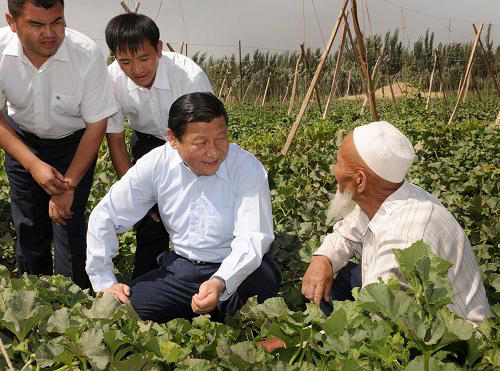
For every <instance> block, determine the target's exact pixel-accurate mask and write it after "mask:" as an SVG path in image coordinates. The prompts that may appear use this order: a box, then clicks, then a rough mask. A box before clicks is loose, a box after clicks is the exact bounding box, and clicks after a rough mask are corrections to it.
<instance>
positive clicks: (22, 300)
mask: <svg viewBox="0 0 500 371" xmlns="http://www.w3.org/2000/svg"><path fill="white" fill-rule="evenodd" d="M37 297H38V295H37V292H36V291H28V290H20V291H16V292H14V294H13V295H12V297H11V298H10V300H9V307H8V308H7V310H6V311H5V313H4V316H3V322H4V323H5V327H7V328H8V329H9V330H10V331H11V332H12V333H13V334H14V335H16V337H17V338H18V339H19V341H23V340H24V339H25V338H26V336H27V335H28V333H29V332H30V331H31V330H33V329H34V328H35V327H36V326H37V325H38V324H39V322H40V321H42V320H43V319H45V318H47V317H48V316H50V314H51V313H52V308H51V307H50V306H49V305H47V304H40V303H39V302H38V300H37Z"/></svg>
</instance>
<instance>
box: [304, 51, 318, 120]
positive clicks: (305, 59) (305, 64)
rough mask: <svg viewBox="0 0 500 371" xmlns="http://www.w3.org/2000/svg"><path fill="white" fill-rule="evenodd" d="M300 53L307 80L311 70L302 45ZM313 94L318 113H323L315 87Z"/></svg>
mask: <svg viewBox="0 0 500 371" xmlns="http://www.w3.org/2000/svg"><path fill="white" fill-rule="evenodd" d="M300 53H301V54H302V60H303V61H304V66H306V76H307V78H309V76H311V70H310V68H309V61H308V60H307V56H306V51H305V49H304V43H302V44H300ZM314 92H315V93H316V101H317V102H318V108H319V112H320V113H321V112H323V109H322V108H321V100H320V99H319V91H318V88H317V87H316V86H314Z"/></svg>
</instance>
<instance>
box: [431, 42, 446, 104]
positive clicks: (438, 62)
mask: <svg viewBox="0 0 500 371" xmlns="http://www.w3.org/2000/svg"><path fill="white" fill-rule="evenodd" d="M434 52H435V53H436V62H437V68H438V73H439V80H440V83H439V87H440V90H441V93H442V94H443V99H444V102H445V103H447V102H446V91H445V88H444V79H443V71H442V69H441V61H440V58H439V50H438V49H436V50H435V51H434Z"/></svg>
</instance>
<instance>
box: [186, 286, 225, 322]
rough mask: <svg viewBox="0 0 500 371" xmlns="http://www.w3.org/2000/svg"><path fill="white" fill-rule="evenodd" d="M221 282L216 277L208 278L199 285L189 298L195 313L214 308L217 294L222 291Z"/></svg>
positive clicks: (206, 311)
mask: <svg viewBox="0 0 500 371" xmlns="http://www.w3.org/2000/svg"><path fill="white" fill-rule="evenodd" d="M222 289H223V286H222V282H221V281H219V280H218V279H214V278H212V279H209V280H208V281H205V282H203V283H202V284H201V285H200V289H199V290H198V293H197V294H194V295H193V298H192V299H191V308H192V309H193V312H195V313H196V314H204V313H209V312H211V311H213V310H214V309H215V307H216V306H217V302H218V301H219V296H220V294H221V293H222Z"/></svg>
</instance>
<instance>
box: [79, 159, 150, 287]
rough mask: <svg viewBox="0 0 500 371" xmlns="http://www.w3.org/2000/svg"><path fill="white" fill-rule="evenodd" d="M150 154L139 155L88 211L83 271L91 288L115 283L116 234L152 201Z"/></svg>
mask: <svg viewBox="0 0 500 371" xmlns="http://www.w3.org/2000/svg"><path fill="white" fill-rule="evenodd" d="M147 158H151V156H147V157H146V158H144V157H143V158H141V159H140V160H139V161H138V162H137V164H136V165H135V166H133V167H132V168H131V169H130V170H129V171H127V173H126V174H125V175H124V176H123V177H122V178H121V179H120V180H119V181H118V182H117V183H115V184H114V185H113V186H112V187H111V189H110V190H109V192H108V193H107V194H106V196H104V198H103V199H102V200H101V202H99V204H98V205H97V206H96V207H95V209H94V210H93V211H92V213H91V214H90V218H89V224H88V231H87V263H86V267H85V269H86V271H87V274H88V276H89V278H90V282H91V283H92V287H93V289H94V291H96V292H97V291H101V290H103V289H105V288H108V287H110V286H111V285H112V284H114V283H116V282H117V281H116V277H115V275H114V273H113V262H112V259H113V257H114V256H115V255H116V253H117V251H118V237H117V233H123V232H125V231H127V230H128V229H129V228H130V227H132V226H133V225H134V224H135V223H136V222H137V221H139V220H140V219H141V218H143V217H144V215H146V213H147V211H148V210H149V209H150V208H151V207H152V206H153V205H154V204H155V203H156V193H155V191H154V186H153V174H154V171H153V170H154V164H155V163H156V162H157V161H153V160H149V161H147Z"/></svg>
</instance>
